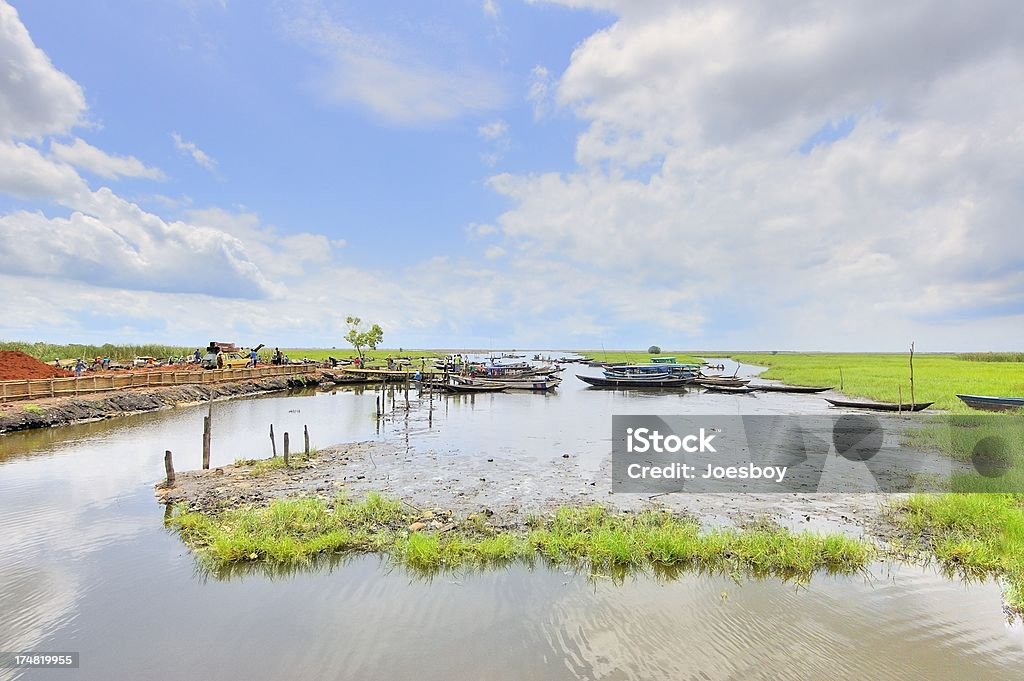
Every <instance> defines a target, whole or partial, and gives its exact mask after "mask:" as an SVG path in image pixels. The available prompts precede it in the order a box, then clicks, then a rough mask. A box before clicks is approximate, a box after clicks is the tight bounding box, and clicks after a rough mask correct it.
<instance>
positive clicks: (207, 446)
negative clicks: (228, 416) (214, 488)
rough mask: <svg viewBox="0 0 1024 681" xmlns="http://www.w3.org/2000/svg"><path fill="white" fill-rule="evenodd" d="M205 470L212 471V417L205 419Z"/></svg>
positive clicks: (205, 417)
mask: <svg viewBox="0 0 1024 681" xmlns="http://www.w3.org/2000/svg"><path fill="white" fill-rule="evenodd" d="M203 470H204V471H207V470H210V417H209V416H204V417H203Z"/></svg>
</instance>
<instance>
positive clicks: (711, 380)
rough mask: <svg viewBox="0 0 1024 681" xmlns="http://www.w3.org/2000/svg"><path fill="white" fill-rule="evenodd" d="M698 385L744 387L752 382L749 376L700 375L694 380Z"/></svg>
mask: <svg viewBox="0 0 1024 681" xmlns="http://www.w3.org/2000/svg"><path fill="white" fill-rule="evenodd" d="M693 382H694V383H696V384H697V385H700V386H703V387H705V388H707V387H709V386H725V387H727V388H742V387H743V386H745V385H746V384H747V383H750V379H749V378H734V377H732V376H698V377H697V378H695V379H694V380H693Z"/></svg>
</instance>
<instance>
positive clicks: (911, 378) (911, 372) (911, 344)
mask: <svg viewBox="0 0 1024 681" xmlns="http://www.w3.org/2000/svg"><path fill="white" fill-rule="evenodd" d="M915 403H916V400H914V342H913V341H911V342H910V404H911V405H913V404H915ZM911 408H913V407H911Z"/></svg>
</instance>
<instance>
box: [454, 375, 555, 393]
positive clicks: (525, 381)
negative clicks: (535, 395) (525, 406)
mask: <svg viewBox="0 0 1024 681" xmlns="http://www.w3.org/2000/svg"><path fill="white" fill-rule="evenodd" d="M452 380H453V381H454V382H456V383H459V384H461V385H504V386H505V387H506V388H508V389H509V390H553V389H554V388H557V387H558V386H559V384H561V382H562V379H561V378H558V377H557V376H538V377H536V378H529V377H528V378H501V379H493V378H482V377H477V378H466V377H465V376H453V377H452Z"/></svg>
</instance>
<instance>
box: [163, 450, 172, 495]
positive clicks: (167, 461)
mask: <svg viewBox="0 0 1024 681" xmlns="http://www.w3.org/2000/svg"><path fill="white" fill-rule="evenodd" d="M164 472H165V473H166V474H167V486H168V487H173V486H174V461H172V460H171V450H169V449H168V450H167V451H165V452H164Z"/></svg>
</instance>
